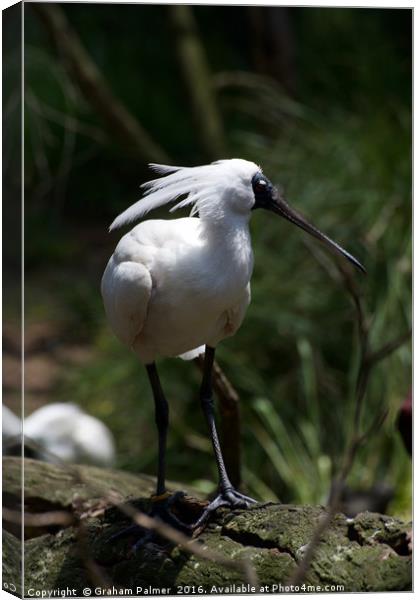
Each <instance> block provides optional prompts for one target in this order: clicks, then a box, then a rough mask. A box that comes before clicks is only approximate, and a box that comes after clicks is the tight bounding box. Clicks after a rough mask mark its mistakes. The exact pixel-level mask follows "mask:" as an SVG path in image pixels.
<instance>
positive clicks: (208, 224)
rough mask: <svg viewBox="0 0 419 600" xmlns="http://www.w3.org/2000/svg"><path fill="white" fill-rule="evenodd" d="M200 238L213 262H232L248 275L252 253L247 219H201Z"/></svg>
mask: <svg viewBox="0 0 419 600" xmlns="http://www.w3.org/2000/svg"><path fill="white" fill-rule="evenodd" d="M201 227H202V238H203V240H204V241H205V246H206V247H207V249H208V251H209V252H210V254H211V256H212V258H213V260H214V259H215V258H216V257H218V258H219V259H220V262H221V263H222V264H226V262H227V261H228V262H233V263H234V264H235V265H236V266H237V268H240V269H242V270H243V271H246V272H247V273H248V277H249V279H250V276H251V273H252V269H253V252H252V243H251V238H250V231H249V219H248V218H245V217H244V218H235V219H223V220H219V221H215V222H214V221H207V220H205V219H201Z"/></svg>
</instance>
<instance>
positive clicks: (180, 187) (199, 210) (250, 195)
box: [110, 158, 365, 272]
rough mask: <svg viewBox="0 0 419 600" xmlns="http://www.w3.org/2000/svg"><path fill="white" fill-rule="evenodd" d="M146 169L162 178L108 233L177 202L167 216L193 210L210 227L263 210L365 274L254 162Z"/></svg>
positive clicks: (150, 185) (147, 185) (234, 160)
mask: <svg viewBox="0 0 419 600" xmlns="http://www.w3.org/2000/svg"><path fill="white" fill-rule="evenodd" d="M150 167H151V168H152V169H153V170H154V171H156V172H157V173H159V174H160V175H163V177H159V178H158V179H153V180H152V181H148V182H147V183H145V184H143V185H142V188H143V190H144V197H143V198H142V199H141V200H139V201H138V202H136V203H135V204H133V205H132V206H130V207H129V208H127V210H125V211H124V212H123V213H122V214H120V215H119V216H118V217H117V218H116V219H115V221H114V222H113V223H112V225H111V227H110V229H111V230H112V229H115V228H117V227H120V226H121V225H124V224H126V223H130V222H132V221H134V220H136V219H139V218H141V217H143V216H144V215H146V214H147V213H148V212H149V211H151V210H153V209H154V208H158V207H159V206H163V205H164V204H168V203H170V202H173V201H176V200H180V201H178V202H177V204H175V206H173V207H172V208H171V209H170V211H171V212H173V211H175V210H177V209H178V208H183V207H185V206H192V211H191V215H194V214H199V217H200V218H201V219H204V220H207V221H209V222H217V221H225V220H234V219H245V220H248V219H250V216H251V214H252V211H253V210H255V209H257V208H264V209H265V210H269V211H271V212H273V213H275V214H277V215H279V216H281V217H283V218H284V219H286V220H288V221H290V222H291V223H294V225H297V226H298V227H300V228H301V229H303V230H304V231H306V232H307V233H309V234H310V235H312V236H314V237H315V238H317V239H318V240H320V241H322V242H324V243H325V244H326V245H327V246H329V247H330V248H331V249H332V250H333V251H335V252H337V253H339V254H341V255H343V256H345V257H346V258H347V259H348V260H349V261H350V262H351V263H352V264H354V265H355V266H356V267H357V268H359V269H360V270H361V271H364V272H365V269H364V267H363V266H362V265H361V263H360V262H359V261H358V260H357V259H356V258H355V257H353V256H352V255H351V254H349V252H347V251H346V250H344V249H343V248H342V247H341V246H339V244H337V243H336V242H334V241H333V240H331V239H330V238H329V237H328V236H326V235H325V234H324V233H322V232H321V231H319V230H318V229H317V228H316V227H314V225H311V223H309V222H308V221H307V220H306V219H305V218H304V217H303V216H302V215H301V214H300V213H298V212H297V211H296V210H294V209H293V208H291V206H290V205H289V204H288V203H287V202H286V201H285V199H284V198H283V196H282V194H281V193H280V192H279V191H278V190H277V188H276V187H275V186H274V185H273V184H272V183H271V182H270V181H269V179H268V178H267V177H266V176H265V175H264V174H263V172H262V170H261V168H260V167H258V166H257V165H256V164H255V163H253V162H250V161H247V160H242V159H239V158H232V159H229V160H220V161H217V162H214V163H211V164H209V165H203V166H200V167H172V166H166V165H156V164H151V165H150Z"/></svg>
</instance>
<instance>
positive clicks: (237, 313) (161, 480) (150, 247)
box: [102, 159, 363, 527]
mask: <svg viewBox="0 0 419 600" xmlns="http://www.w3.org/2000/svg"><path fill="white" fill-rule="evenodd" d="M152 168H153V169H154V170H155V171H157V172H158V173H159V174H160V175H162V177H160V178H158V179H154V180H153V181H150V182H148V183H145V184H144V185H143V186H142V187H143V189H144V190H145V194H144V198H143V199H141V200H139V201H138V202H137V203H136V204H134V205H133V206H131V207H129V208H128V209H127V210H126V211H125V212H123V213H122V214H121V215H119V217H117V218H116V219H115V221H114V222H113V223H112V225H111V229H114V228H116V227H119V226H121V225H125V224H127V223H131V222H133V221H134V220H135V219H139V218H141V217H143V216H144V215H146V214H147V213H148V212H149V211H151V210H153V209H155V208H157V207H159V206H163V205H165V204H167V203H169V202H173V201H176V202H177V204H176V205H175V206H174V207H173V208H172V209H171V210H172V211H173V210H176V209H178V208H182V207H185V206H191V207H192V210H191V216H190V217H189V218H184V219H172V220H152V221H146V222H143V223H140V224H139V225H136V226H135V227H134V228H133V229H132V230H131V231H130V232H129V233H127V234H126V235H125V236H124V237H123V238H122V239H121V240H120V242H119V244H118V245H117V247H116V250H115V252H114V253H113V255H112V257H111V259H110V260H109V263H108V265H107V267H106V269H105V273H104V275H103V278H102V296H103V300H104V305H105V311H106V315H107V318H108V321H109V323H110V325H111V328H112V329H113V331H114V333H115V334H116V336H117V337H118V338H119V339H120V340H121V341H122V342H123V343H125V344H126V345H127V346H129V347H130V348H132V349H133V350H134V352H135V353H136V354H137V355H138V357H139V358H140V360H141V361H142V362H143V363H145V365H146V369H147V373H148V377H149V380H150V384H151V387H152V390H153V397H154V402H155V410H156V424H157V429H158V435H159V460H158V476H157V486H156V494H157V497H158V498H161V497H163V496H164V493H165V490H166V487H165V453H166V437H167V427H168V413H169V409H168V403H167V400H166V398H165V396H164V393H163V389H162V386H161V384H160V380H159V377H158V373H157V368H156V365H155V361H156V359H157V358H159V357H162V356H181V357H182V358H186V359H191V358H194V357H195V356H197V355H198V354H200V353H201V352H204V351H205V359H204V369H203V379H202V384H201V388H200V400H201V405H202V408H203V411H204V414H205V418H206V420H207V423H208V427H209V431H210V436H211V440H212V444H213V449H214V454H215V458H216V462H217V467H218V478H219V494H218V496H217V497H216V498H215V499H214V500H213V501H212V502H211V503H210V504H209V505H208V507H207V508H206V509H205V511H204V512H203V514H202V515H201V517H200V518H199V519H198V521H197V523H196V524H195V525H196V526H198V527H199V526H200V524H202V523H203V522H204V521H205V520H206V519H207V518H208V516H209V515H210V514H211V513H212V512H213V511H214V510H216V509H217V508H218V507H220V506H226V505H228V506H235V507H248V506H250V505H251V504H252V503H254V500H253V499H252V498H249V497H247V496H244V495H243V494H241V493H240V492H238V491H237V490H235V489H234V488H233V486H232V483H231V482H230V480H229V477H228V473H227V470H226V468H225V465H224V460H223V456H222V452H221V447H220V443H219V440H218V434H217V430H216V425H215V418H214V407H213V401H212V390H211V377H212V368H213V362H214V355H215V347H216V346H217V344H218V343H219V342H220V341H221V340H222V339H224V338H226V337H228V336H230V335H233V334H234V333H235V332H236V331H237V329H238V328H239V327H240V325H241V323H242V321H243V318H244V314H245V312H246V309H247V306H248V305H249V302H250V278H251V275H252V269H253V252H252V246H251V240H250V234H249V220H250V215H251V212H252V210H253V209H255V208H265V209H267V210H270V211H271V212H274V213H276V214H278V215H280V216H282V217H283V218H285V219H287V220H288V221H290V222H292V223H294V224H295V225H298V226H299V227H301V228H302V229H304V230H305V231H307V232H308V233H310V234H311V235H313V236H314V237H316V238H317V239H319V240H322V241H323V242H325V243H326V244H328V245H329V247H331V248H333V249H334V250H335V251H337V252H339V253H340V254H343V255H344V256H346V258H348V259H349V260H350V261H351V262H352V263H353V264H355V265H356V266H357V267H359V268H360V269H363V267H362V265H361V264H360V263H359V262H358V261H357V260H356V259H355V258H354V257H353V256H351V255H350V254H349V253H348V252H346V250H344V249H343V248H341V247H340V246H339V245H338V244H336V243H335V242H333V241H332V240H331V239H330V238H328V237H327V236H325V235H324V234H323V233H321V232H320V231H319V230H318V229H316V228H315V227H314V226H313V225H310V223H308V222H307V221H306V220H305V219H304V217H302V216H301V215H300V214H299V213H298V212H296V211H295V210H293V209H292V208H291V207H290V206H289V205H288V204H287V202H286V201H285V200H284V198H282V197H281V195H280V194H279V193H278V191H277V190H276V189H275V188H274V186H273V185H272V184H271V182H270V181H269V179H267V178H266V177H265V176H264V175H263V174H262V171H261V169H260V168H259V167H258V166H257V165H256V164H255V163H253V162H249V161H246V160H241V159H231V160H223V161H218V162H216V163H212V164H210V165H205V166H202V167H191V168H184V167H168V166H163V165H152ZM160 512H161V511H160Z"/></svg>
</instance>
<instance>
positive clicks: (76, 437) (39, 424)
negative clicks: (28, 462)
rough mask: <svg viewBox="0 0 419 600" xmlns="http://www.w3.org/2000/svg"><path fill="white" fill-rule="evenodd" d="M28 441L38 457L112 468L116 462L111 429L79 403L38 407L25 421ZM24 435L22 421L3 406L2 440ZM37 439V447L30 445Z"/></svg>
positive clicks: (15, 442) (15, 438)
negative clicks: (83, 408) (78, 404)
mask: <svg viewBox="0 0 419 600" xmlns="http://www.w3.org/2000/svg"><path fill="white" fill-rule="evenodd" d="M23 433H24V437H25V443H26V445H27V447H28V448H30V449H31V451H32V452H33V453H34V457H35V458H38V459H39V460H45V461H47V462H53V461H54V458H57V459H58V460H60V461H64V462H67V463H83V464H92V465H97V466H101V467H111V466H112V465H113V464H114V462H115V443H114V440H113V436H112V433H111V432H110V431H109V429H108V428H107V427H106V425H104V423H102V422H101V421H99V419H96V418H95V417H92V416H90V415H88V414H87V413H85V412H84V411H83V410H82V409H81V408H80V407H79V406H77V405H76V404H71V403H65V402H54V403H52V404H47V405H45V406H42V407H41V408H38V409H37V410H35V411H34V412H33V413H32V414H30V415H29V416H28V417H26V418H25V420H24V425H23ZM21 434H22V422H21V420H20V419H19V417H17V416H16V415H15V414H14V413H13V412H12V411H11V410H10V409H8V408H7V407H6V406H5V405H3V440H4V442H5V444H6V446H5V449H6V450H7V447H8V443H7V442H8V441H11V442H14V445H13V448H14V449H15V448H16V447H17V446H18V444H17V442H18V441H19V440H18V436H19V438H20V437H21ZM31 442H35V443H36V446H35V447H34V446H33V445H31Z"/></svg>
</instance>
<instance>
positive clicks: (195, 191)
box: [109, 159, 256, 231]
mask: <svg viewBox="0 0 419 600" xmlns="http://www.w3.org/2000/svg"><path fill="white" fill-rule="evenodd" d="M227 163H230V164H231V163H236V164H237V163H247V161H242V160H240V159H231V160H220V161H217V162H214V163H211V164H209V165H203V166H200V167H174V166H170V165H158V164H155V163H151V164H150V165H149V167H150V168H151V169H152V170H153V171H155V172H156V173H158V174H160V175H163V177H159V178H158V179H153V180H151V181H147V182H146V183H143V185H142V186H141V188H142V190H144V195H143V197H142V198H141V199H140V200H138V202H136V203H135V204H133V205H132V206H130V207H129V208H127V209H126V210H125V211H124V212H122V213H121V214H120V215H119V216H118V217H117V218H116V219H115V220H114V222H113V223H112V225H111V226H110V228H109V230H110V231H112V230H113V229H117V228H118V227H121V226H122V225H126V224H128V223H132V222H133V221H135V220H137V219H140V218H141V217H144V216H145V215H146V214H147V213H148V212H150V211H151V210H154V209H155V208H158V207H160V206H164V205H165V204H169V203H170V202H174V201H175V200H177V199H178V198H181V197H182V196H185V198H183V199H181V200H180V202H178V203H177V204H176V205H175V206H173V207H172V208H171V210H170V212H173V211H175V210H177V209H178V208H184V207H185V206H189V205H192V212H191V215H194V214H196V213H197V212H198V211H199V206H201V207H202V206H203V203H204V201H205V202H206V201H211V199H212V198H214V194H215V193H216V188H217V185H218V184H219V183H220V177H221V178H222V180H225V179H229V174H228V172H226V166H227ZM247 164H248V165H253V166H254V167H256V165H254V163H247Z"/></svg>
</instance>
